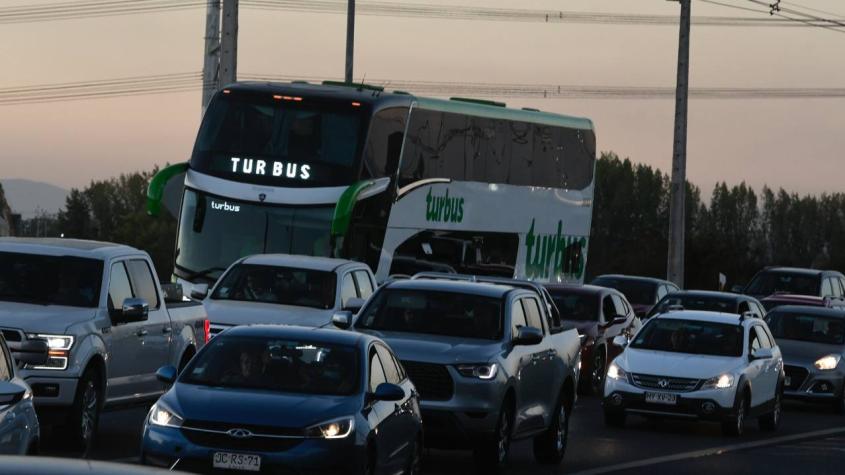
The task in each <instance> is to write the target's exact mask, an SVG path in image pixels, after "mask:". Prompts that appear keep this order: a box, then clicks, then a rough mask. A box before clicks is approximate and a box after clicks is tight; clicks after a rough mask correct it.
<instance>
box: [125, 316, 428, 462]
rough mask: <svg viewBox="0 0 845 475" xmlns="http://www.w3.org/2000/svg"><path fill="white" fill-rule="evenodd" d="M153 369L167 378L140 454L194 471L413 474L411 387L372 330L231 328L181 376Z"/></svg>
mask: <svg viewBox="0 0 845 475" xmlns="http://www.w3.org/2000/svg"><path fill="white" fill-rule="evenodd" d="M158 376H159V379H161V380H162V381H164V382H166V383H173V386H172V388H171V389H170V390H169V391H168V392H167V393H165V394H164V395H163V396H162V397H161V399H159V400H158V402H157V403H156V404H155V405H154V406H153V407H152V408H151V409H150V412H149V415H148V416H147V419H146V422H145V424H144V433H143V442H142V447H141V449H142V453H141V460H142V462H143V463H146V464H150V465H157V466H161V467H172V468H174V469H176V470H186V471H200V472H209V471H216V470H227V471H230V470H234V471H243V472H244V473H249V472H253V473H254V472H260V473H278V472H284V473H290V472H293V473H297V472H298V473H309V474H311V473H362V474H374V473H397V472H404V473H410V474H415V473H418V472H419V466H420V455H421V450H422V423H421V418H420V409H419V401H418V398H417V392H416V390H415V389H414V386H413V384H412V383H411V381H410V379H408V376H407V375H406V373H405V371H404V369H403V368H402V366H401V364H400V363H399V362H398V361H397V360H396V358H395V356H394V355H393V353H392V352H391V351H390V349H389V348H388V347H387V345H385V344H384V342H382V341H381V340H379V339H378V338H375V337H371V336H367V335H362V334H357V333H351V332H347V331H341V330H329V329H313V328H300V327H292V326H273V325H252V326H242V327H235V328H232V329H230V330H227V331H225V332H223V333H221V334H220V335H218V336H216V337H215V338H214V339H213V340H211V342H210V343H208V344H207V345H206V346H205V348H203V350H202V351H201V352H200V353H199V354H197V356H196V357H194V359H193V360H192V361H191V363H190V364H189V365H188V366H187V367H186V368H185V370H184V371H183V372H182V373H181V374H180V375H179V376H178V379H177V376H176V369H175V368H173V367H163V368H161V369H160V370H159V372H158ZM228 473H231V472H228Z"/></svg>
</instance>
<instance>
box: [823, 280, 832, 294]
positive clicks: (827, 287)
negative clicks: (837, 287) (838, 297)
mask: <svg viewBox="0 0 845 475" xmlns="http://www.w3.org/2000/svg"><path fill="white" fill-rule="evenodd" d="M822 297H833V286H831V285H830V279H824V280H823V281H822Z"/></svg>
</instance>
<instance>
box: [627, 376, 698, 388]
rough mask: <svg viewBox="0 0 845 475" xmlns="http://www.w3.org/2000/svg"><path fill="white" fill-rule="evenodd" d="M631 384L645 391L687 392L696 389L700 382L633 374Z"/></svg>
mask: <svg viewBox="0 0 845 475" xmlns="http://www.w3.org/2000/svg"><path fill="white" fill-rule="evenodd" d="M631 382H633V383H634V386H638V387H641V388H645V389H657V390H662V391H677V392H689V391H695V390H696V389H698V386H699V384H700V382H701V380H698V379H690V378H675V377H670V376H655V375H652V374H640V373H633V374H631Z"/></svg>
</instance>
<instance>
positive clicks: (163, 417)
mask: <svg viewBox="0 0 845 475" xmlns="http://www.w3.org/2000/svg"><path fill="white" fill-rule="evenodd" d="M183 422H185V421H184V420H183V419H182V418H181V417H179V416H178V415H176V413H174V412H173V411H171V410H170V409H168V408H167V407H165V406H163V405H161V404H160V403H155V404H153V407H152V409H150V424H152V425H155V426H162V427H175V428H177V429H178V428H179V427H182V423H183Z"/></svg>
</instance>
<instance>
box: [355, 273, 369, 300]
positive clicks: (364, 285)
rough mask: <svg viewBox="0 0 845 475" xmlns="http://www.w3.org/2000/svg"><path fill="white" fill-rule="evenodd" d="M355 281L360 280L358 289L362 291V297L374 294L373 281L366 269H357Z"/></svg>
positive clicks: (365, 297) (366, 297)
mask: <svg viewBox="0 0 845 475" xmlns="http://www.w3.org/2000/svg"><path fill="white" fill-rule="evenodd" d="M355 281H357V282H358V290H360V291H361V298H362V299H368V298H370V296H371V295H373V282H372V281H371V280H370V276H369V274H367V272H366V271H362V270H356V271H355Z"/></svg>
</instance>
